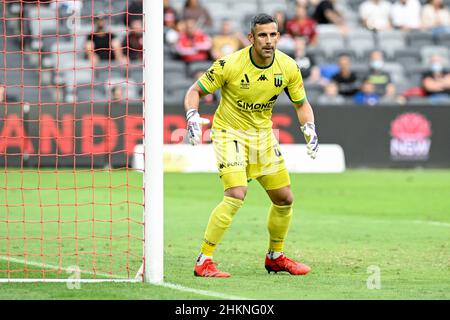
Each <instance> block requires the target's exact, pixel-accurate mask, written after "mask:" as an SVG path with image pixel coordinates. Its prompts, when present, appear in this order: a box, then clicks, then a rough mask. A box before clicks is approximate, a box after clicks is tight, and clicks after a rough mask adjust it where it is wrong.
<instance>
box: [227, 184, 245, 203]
mask: <svg viewBox="0 0 450 320" xmlns="http://www.w3.org/2000/svg"><path fill="white" fill-rule="evenodd" d="M224 194H225V196H227V197H231V198H235V199H239V200H242V201H244V199H245V195H246V194H247V187H233V188H229V189H227V190H225V192H224Z"/></svg>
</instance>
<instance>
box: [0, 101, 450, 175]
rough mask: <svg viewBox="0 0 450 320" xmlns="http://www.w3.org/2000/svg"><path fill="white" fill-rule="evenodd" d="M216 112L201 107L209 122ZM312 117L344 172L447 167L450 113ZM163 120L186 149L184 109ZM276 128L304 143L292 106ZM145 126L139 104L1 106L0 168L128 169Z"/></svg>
mask: <svg viewBox="0 0 450 320" xmlns="http://www.w3.org/2000/svg"><path fill="white" fill-rule="evenodd" d="M214 111H215V108H214V107H212V106H202V107H201V113H202V116H203V117H206V118H210V119H211V120H212V116H213V113H214ZM314 111H315V116H316V129H317V132H318V134H319V139H320V143H321V145H325V144H330V145H333V144H334V145H339V146H340V147H341V148H342V149H343V151H344V154H345V165H346V167H353V168H356V167H376V168H409V167H427V168H447V167H450V126H449V125H448V123H449V121H450V106H447V105H440V106H437V105H436V106H388V105H386V106H384V105H383V106H381V105H380V106H374V107H369V106H325V105H324V106H319V105H314ZM164 114H165V115H164V143H165V144H170V145H172V144H178V143H183V142H184V129H185V126H186V122H185V114H184V110H183V106H182V104H181V103H180V104H166V105H165V110H164ZM273 122H274V128H275V129H278V132H279V140H280V143H281V144H286V145H287V144H303V143H304V140H303V136H302V134H301V132H300V129H299V125H298V121H297V117H296V114H295V110H294V108H293V107H292V106H291V105H281V104H278V105H276V106H275V108H274V115H273ZM92 124H93V126H92ZM92 127H93V129H91V128H92ZM142 127H143V117H142V105H141V104H139V103H136V104H133V103H128V104H121V103H115V104H111V105H106V104H84V105H83V104H77V106H76V111H75V112H74V108H73V104H67V105H61V104H60V105H59V106H58V108H56V107H55V106H54V105H40V106H30V107H29V108H24V107H23V106H22V105H15V104H8V106H7V107H6V106H4V105H1V106H0V165H1V166H5V165H6V166H12V167H21V166H22V165H23V166H29V167H36V166H40V167H46V166H48V167H55V165H58V166H61V167H87V166H91V165H92V163H93V165H94V166H96V167H102V166H105V165H106V164H107V163H108V162H109V159H111V163H112V164H113V166H115V167H122V166H131V165H132V161H133V154H134V150H135V148H136V146H137V145H139V144H141V143H142ZM205 129H206V130H205V134H204V137H203V138H204V143H208V142H209V132H208V129H209V128H208V127H206V128H205ZM319 152H320V151H319ZM92 160H93V162H91V161H92Z"/></svg>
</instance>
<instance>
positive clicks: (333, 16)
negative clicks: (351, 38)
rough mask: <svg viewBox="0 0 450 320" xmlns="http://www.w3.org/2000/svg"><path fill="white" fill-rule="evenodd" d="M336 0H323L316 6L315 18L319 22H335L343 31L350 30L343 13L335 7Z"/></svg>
mask: <svg viewBox="0 0 450 320" xmlns="http://www.w3.org/2000/svg"><path fill="white" fill-rule="evenodd" d="M335 2H336V0H322V1H320V2H319V4H318V5H317V6H316V10H315V11H314V15H313V18H314V20H316V22H317V24H334V25H336V26H337V27H338V28H339V30H340V31H341V32H342V33H347V32H348V27H347V24H346V22H345V20H344V17H343V16H342V14H341V13H340V12H339V11H338V10H337V9H336V8H335V6H334V3H335Z"/></svg>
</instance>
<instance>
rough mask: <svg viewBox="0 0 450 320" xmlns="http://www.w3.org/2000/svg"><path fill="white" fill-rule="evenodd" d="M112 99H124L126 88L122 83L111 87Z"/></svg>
mask: <svg viewBox="0 0 450 320" xmlns="http://www.w3.org/2000/svg"><path fill="white" fill-rule="evenodd" d="M111 99H112V100H113V101H120V100H123V99H124V88H123V86H122V85H121V84H117V85H115V86H113V87H112V89H111Z"/></svg>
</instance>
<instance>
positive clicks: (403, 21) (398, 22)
mask: <svg viewBox="0 0 450 320" xmlns="http://www.w3.org/2000/svg"><path fill="white" fill-rule="evenodd" d="M421 9H422V5H421V4H420V1H419V0H397V1H396V2H395V3H394V4H393V5H392V7H391V21H392V26H393V27H394V28H395V29H399V30H403V31H410V30H417V29H420V26H421V21H420V10H421Z"/></svg>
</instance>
